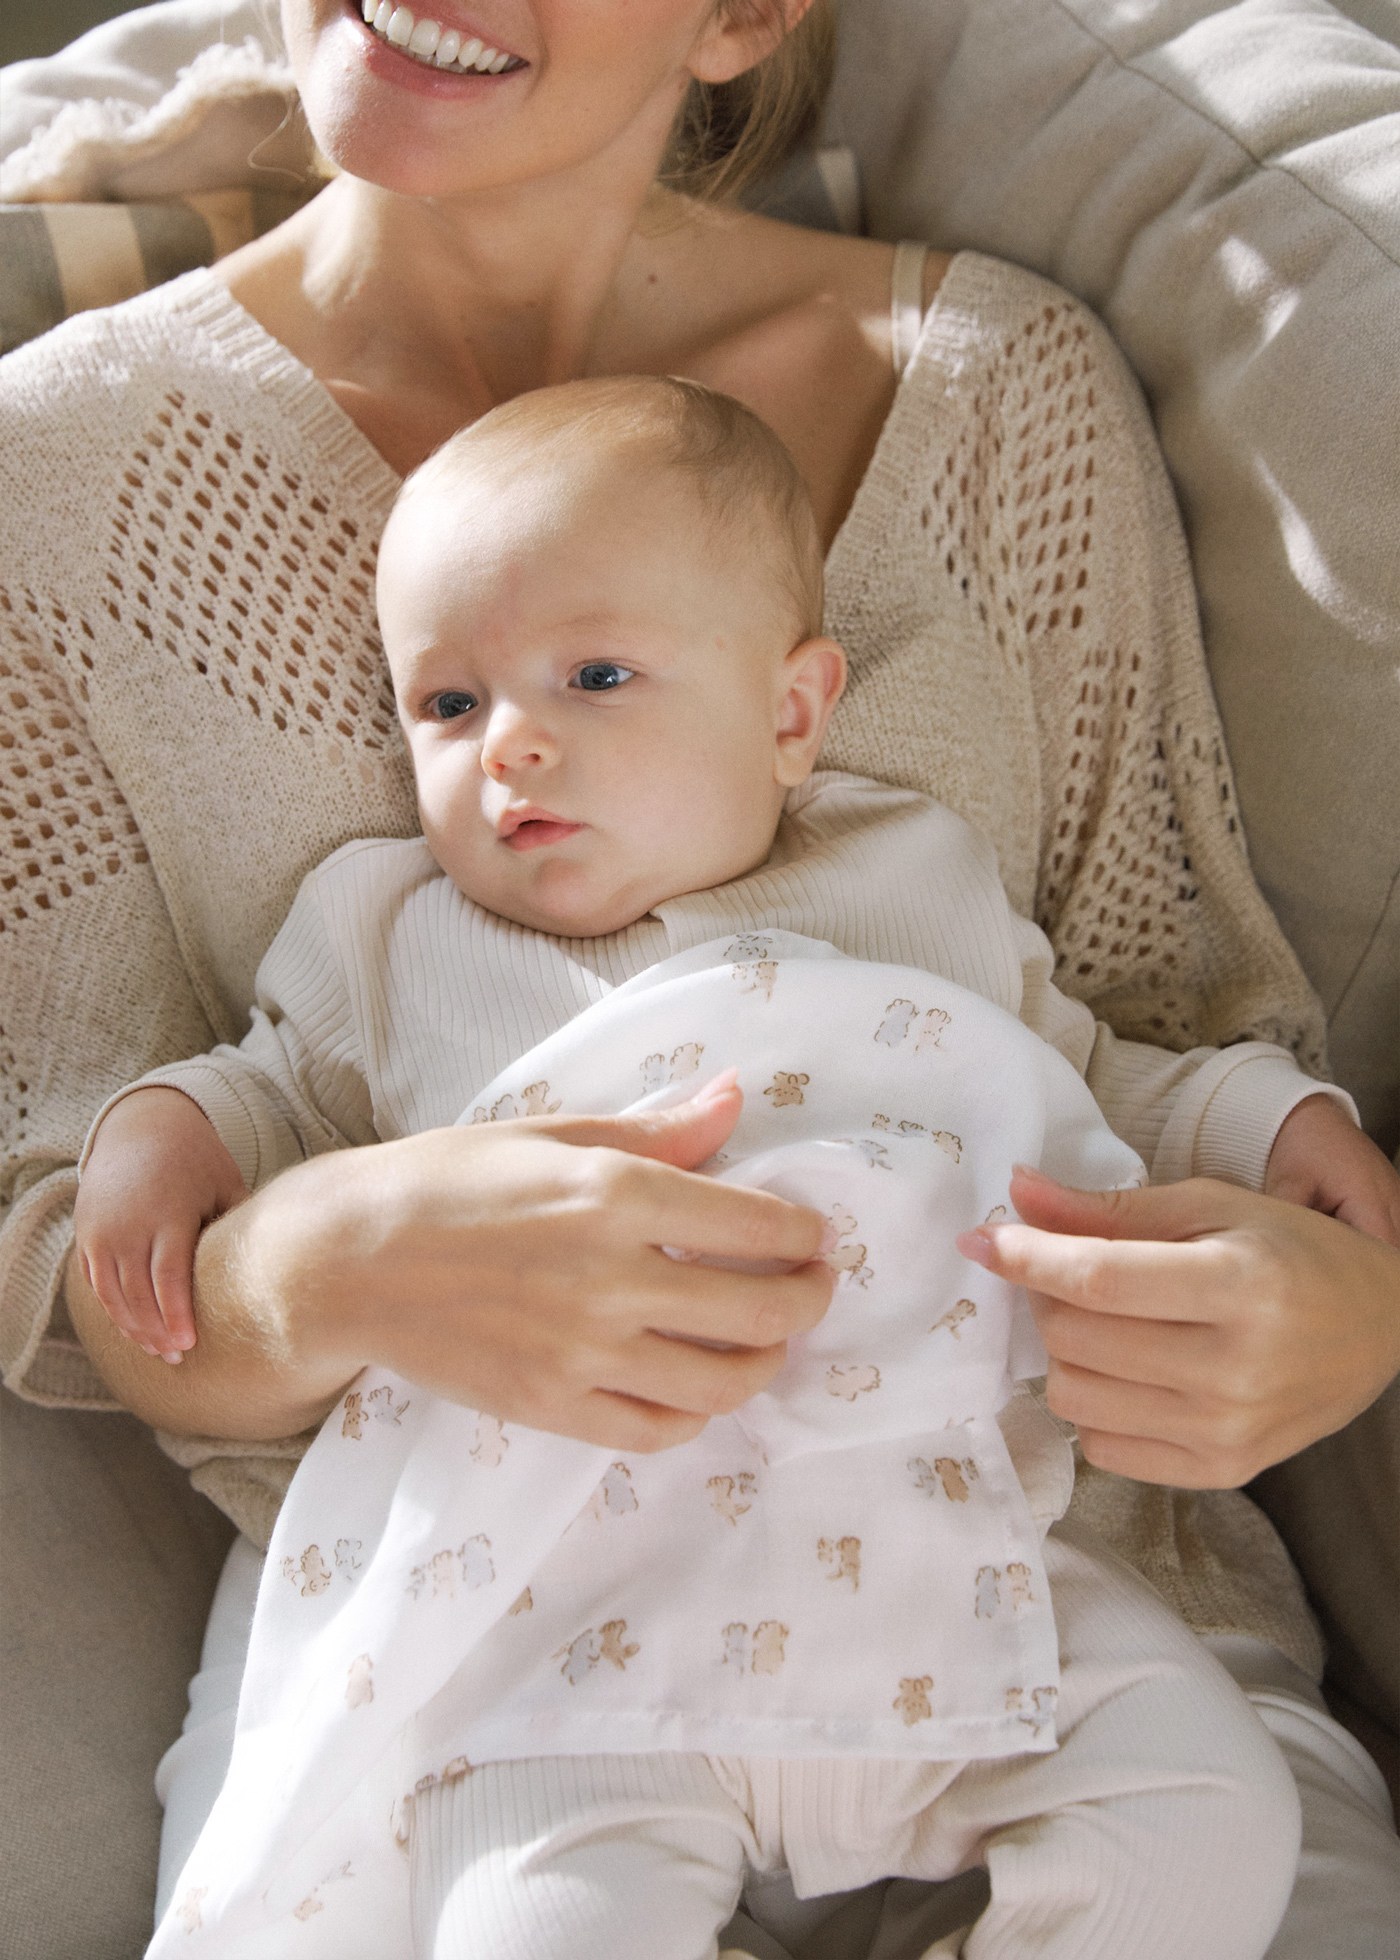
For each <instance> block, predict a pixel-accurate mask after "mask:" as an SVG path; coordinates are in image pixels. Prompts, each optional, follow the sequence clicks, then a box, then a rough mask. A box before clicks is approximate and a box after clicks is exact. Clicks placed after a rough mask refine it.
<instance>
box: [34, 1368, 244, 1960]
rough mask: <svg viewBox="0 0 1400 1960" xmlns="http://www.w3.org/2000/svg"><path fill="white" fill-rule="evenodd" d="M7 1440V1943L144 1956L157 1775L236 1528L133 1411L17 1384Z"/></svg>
mask: <svg viewBox="0 0 1400 1960" xmlns="http://www.w3.org/2000/svg"><path fill="white" fill-rule="evenodd" d="M0 1444H2V1445H3V1447H0V1512H3V1517H4V1527H5V1530H4V1586H3V1590H0V1684H2V1685H0V1763H3V1765H4V1773H3V1776H0V1844H2V1845H3V1846H4V1870H5V1877H4V1883H3V1886H0V1892H3V1898H4V1904H3V1907H2V1908H0V1950H3V1952H4V1954H5V1960H135V1956H136V1955H137V1954H139V1953H140V1952H141V1951H142V1950H143V1948H144V1945H145V1942H146V1940H147V1939H148V1938H149V1937H150V1929H151V1905H152V1900H153V1898H154V1895H155V1866H156V1841H157V1835H158V1832H159V1828H160V1813H159V1810H158V1808H157V1805H156V1799H155V1791H154V1789H153V1787H152V1782H151V1779H152V1776H153V1775H154V1772H155V1766H156V1762H157V1760H158V1759H159V1757H160V1754H161V1751H162V1750H163V1749H164V1748H165V1747H166V1745H167V1744H168V1743H169V1742H170V1741H172V1740H173V1738H174V1737H175V1735H176V1734H177V1733H178V1731H179V1727H180V1722H181V1720H182V1718H183V1716H184V1712H185V1682H186V1681H187V1680H188V1679H189V1676H190V1675H191V1674H192V1673H193V1671H194V1668H195V1664H196V1662H197V1661H198V1659H199V1644H200V1637H201V1633H202V1630H203V1626H204V1620H205V1617H206V1615H207V1613H208V1610H209V1601H210V1598H211V1596H212V1593H213V1588H214V1582H215V1580H216V1578H217V1577H218V1572H219V1567H220V1565H221V1563H222V1560H223V1556H224V1552H225V1550H226V1549H227V1546H228V1543H229V1540H230V1537H231V1532H230V1528H229V1526H228V1525H227V1523H226V1522H225V1521H224V1519H223V1518H221V1517H220V1516H219V1514H218V1513H217V1511H215V1509H214V1507H213V1506H212V1505H211V1504H209V1503H208V1502H207V1501H206V1500H205V1499H204V1498H202V1497H199V1496H196V1494H195V1493H194V1491H192V1490H191V1489H190V1487H189V1483H188V1481H187V1480H186V1478H185V1475H184V1472H183V1471H181V1470H178V1469H176V1467H175V1465H174V1464H173V1463H170V1462H169V1461H167V1459H166V1458H165V1457H163V1456H162V1455H161V1454H160V1452H159V1450H157V1448H156V1446H155V1444H154V1442H153V1441H152V1440H151V1437H150V1433H149V1431H147V1430H146V1429H145V1428H144V1427H143V1426H142V1425H141V1424H140V1423H138V1422H137V1421H135V1420H134V1418H132V1417H130V1416H113V1415H82V1414H77V1413H75V1412H74V1411H72V1410H53V1409H41V1408H35V1407H33V1406H32V1405H31V1404H29V1403H27V1402H20V1401H17V1400H16V1398H15V1397H14V1396H12V1395H9V1394H6V1393H4V1392H0ZM60 1899H61V1900H62V1902H63V1903H62V1911H61V1913H56V1912H55V1909H54V1906H55V1901H56V1900H60Z"/></svg>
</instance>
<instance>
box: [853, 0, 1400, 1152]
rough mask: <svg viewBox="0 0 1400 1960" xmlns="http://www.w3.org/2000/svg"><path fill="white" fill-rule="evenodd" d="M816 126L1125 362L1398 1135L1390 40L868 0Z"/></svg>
mask: <svg viewBox="0 0 1400 1960" xmlns="http://www.w3.org/2000/svg"><path fill="white" fill-rule="evenodd" d="M1348 4H1349V7H1350V9H1351V11H1353V12H1355V13H1356V14H1357V15H1358V16H1359V17H1360V18H1363V19H1368V20H1370V21H1371V22H1372V24H1373V25H1379V26H1380V27H1381V28H1383V29H1384V28H1387V27H1389V28H1390V29H1391V30H1392V35H1391V38H1392V39H1393V40H1400V5H1397V0H1348ZM875 76H878V77H879V80H878V83H876V84H875V85H874V86H872V78H873V77H875ZM829 131H830V133H832V134H835V135H839V136H840V137H841V138H842V139H843V140H846V141H848V142H849V143H850V144H851V146H852V148H853V149H854V150H855V152H856V155H857V157H858V159H859V162H860V165H861V171H862V179H863V185H864V192H865V200H866V214H867V220H868V224H869V227H870V229H872V230H873V231H875V232H876V233H877V234H879V235H881V236H884V237H889V238H894V237H899V236H903V235H913V236H919V237H926V238H929V239H931V240H933V241H934V242H935V243H937V244H939V245H943V246H959V245H971V246H976V247H977V248H978V249H979V250H982V251H988V252H996V253H1000V254H1002V255H1004V256H1005V257H1008V258H1012V259H1016V260H1018V261H1020V262H1021V263H1022V264H1024V265H1028V266H1030V267H1032V268H1033V269H1035V270H1036V271H1039V272H1044V273H1046V274H1048V275H1049V276H1050V277H1051V278H1053V279H1056V280H1058V281H1059V282H1060V283H1061V284H1062V285H1064V286H1067V287H1069V288H1070V290H1071V291H1073V292H1076V293H1078V294H1079V295H1080V296H1081V297H1082V298H1084V299H1086V300H1087V301H1088V302H1089V303H1090V304H1091V305H1092V306H1094V307H1095V308H1096V309H1097V310H1098V311H1099V312H1100V313H1102V314H1103V316H1104V317H1105V319H1106V320H1107V321H1108V323H1109V325H1110V326H1111V327H1112V329H1113V331H1114V333H1115V335H1116V336H1117V338H1118V340H1119V341H1120V342H1121V344H1122V346H1123V348H1124V350H1125V351H1126V353H1127V355H1128V358H1129V359H1130V361H1131V362H1132V364H1133V366H1134V368H1135V369H1136V370H1137V372H1138V374H1139V376H1140V377H1141V378H1142V380H1143V382H1144V384H1145V386H1146V388H1147V392H1148V395H1149V397H1150V399H1151V402H1152V406H1153V410H1154V413H1155V417H1156V422H1157V427H1158V432H1159V434H1160V436H1161V439H1162V442H1163V446H1164V448H1165V450H1166V453H1167V458H1168V462H1169V464H1170V467H1171V470H1172V474H1173V476H1174V479H1175V481H1176V485H1177V489H1178V493H1179V495H1180V498H1181V502H1182V505H1183V509H1184V513H1185V518H1186V524H1187V529H1188V532H1189V535H1190V540H1191V547H1192V555H1193V560H1194V564H1195V570H1196V576H1197V581H1198V584H1199V588H1200V593H1201V607H1202V615H1203V624H1204V629H1205V636H1206V643H1207V650H1208V653H1209V657H1210V665H1211V673H1212V676H1213V678H1214V682H1215V688H1216V693H1217V696H1218V698H1219V701H1220V706H1221V711H1222V714H1223V717H1224V720H1225V725H1226V731H1227V735H1228V738H1229V744H1230V751H1231V756H1232V759H1233V762H1234V765H1235V769H1236V772H1237V776H1238V782H1239V791H1240V798H1241V803H1242V807H1243V811H1244V817H1245V826H1246V830H1247V833H1248V837H1249V844H1250V851H1251V855H1252V858H1253V862H1254V867H1255V871H1256V873H1257V875H1258V877H1259V879H1260V882H1261V883H1262V885H1263V886H1264V889H1265V891H1266V892H1267V893H1268V896H1269V898H1270V900H1271V902H1272V903H1273V905H1274V908H1275V910H1276V911H1277V913H1278V915H1279V918H1280V920H1281V921H1282V924H1283V926H1284V929H1285V931H1286V932H1287V934H1288V936H1289V938H1290V939H1291V940H1292V942H1293V944H1294V946H1295V947H1296V948H1297V950H1298V953H1299V955H1300V957H1301V958H1302V960H1303V963H1304V965H1305V967H1306V968H1307V970H1308V973H1309V975H1310V976H1311V978H1312V980H1313V982H1314V984H1315V986H1316V987H1317V988H1318V991H1319V992H1320V994H1321V995H1322V998H1323V1001H1324V1003H1325V1005H1326V1008H1327V1011H1328V1016H1329V1022H1330V1028H1331V1041H1332V1053H1333V1063H1334V1066H1335V1068H1336V1071H1337V1074H1338V1076H1339V1077H1340V1079H1341V1080H1342V1081H1343V1082H1344V1083H1345V1084H1346V1085H1347V1087H1348V1088H1350V1089H1351V1090H1352V1092H1353V1093H1354V1094H1355V1096H1356V1098H1357V1101H1358V1103H1359V1104H1360V1105H1361V1108H1362V1110H1363V1114H1364V1116H1365V1118H1366V1121H1367V1124H1368V1127H1370V1128H1371V1129H1372V1131H1373V1133H1374V1134H1375V1135H1377V1136H1378V1137H1379V1138H1381V1139H1382V1140H1383V1141H1384V1142H1385V1144H1386V1147H1387V1148H1388V1149H1391V1150H1393V1149H1394V1148H1395V1146H1396V1144H1397V1143H1400V795H1397V793H1396V765H1395V757H1396V755H1397V753H1400V550H1397V548H1396V540H1397V539H1400V469H1397V467H1396V460H1395V458H1396V447H1395V444H1396V430H1397V429H1400V51H1397V49H1396V48H1395V47H1394V46H1393V45H1391V44H1390V41H1387V40H1382V39H1380V38H1378V37H1377V35H1376V34H1373V33H1368V32H1367V31H1365V29H1364V28H1363V27H1361V26H1359V25H1357V24H1356V23H1355V22H1354V21H1353V20H1351V19H1348V18H1347V17H1346V15H1345V14H1342V13H1339V12H1337V11H1335V10H1334V9H1333V8H1331V7H1329V6H1327V5H1326V4H1324V0H1234V4H1230V3H1229V0H1226V4H1222V3H1221V0H1153V4H1151V5H1143V4H1132V3H1130V0H938V4H937V5H936V6H931V5H930V4H929V0H862V3H861V5H860V6H859V7H848V8H847V10H846V13H845V15H844V17H843V33H842V44H841V58H840V66H839V71H838V76H837V86H836V92H835V97H834V101H833V105H832V117H831V121H830V125H829Z"/></svg>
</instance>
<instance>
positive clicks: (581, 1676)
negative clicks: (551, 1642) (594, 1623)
mask: <svg viewBox="0 0 1400 1960" xmlns="http://www.w3.org/2000/svg"><path fill="white" fill-rule="evenodd" d="M641 1651H642V1650H641V1647H640V1645H639V1643H638V1642H637V1641H635V1640H632V1641H629V1640H628V1638H627V1622H626V1620H606V1621H604V1623H603V1625H602V1626H600V1627H596V1628H595V1627H585V1628H584V1630H583V1632H582V1633H581V1634H579V1635H578V1636H577V1637H576V1638H575V1639H573V1640H571V1641H570V1642H569V1644H568V1646H567V1647H561V1648H560V1649H559V1651H558V1653H557V1654H556V1655H555V1656H554V1658H555V1660H558V1661H562V1662H563V1666H562V1667H561V1668H560V1670H559V1672H560V1673H561V1674H562V1675H563V1677H564V1679H565V1680H566V1681H567V1682H568V1684H569V1686H570V1687H571V1688H576V1687H577V1686H578V1685H579V1683H580V1681H583V1680H586V1679H587V1677H588V1676H589V1675H590V1674H591V1673H592V1672H593V1670H594V1668H596V1667H601V1666H602V1665H603V1664H604V1663H605V1662H606V1663H607V1665H608V1666H610V1667H615V1668H617V1669H618V1670H619V1671H621V1670H623V1669H625V1668H626V1666H627V1663H628V1661H630V1660H634V1659H635V1658H636V1656H637V1655H638V1654H639V1653H640V1652H641Z"/></svg>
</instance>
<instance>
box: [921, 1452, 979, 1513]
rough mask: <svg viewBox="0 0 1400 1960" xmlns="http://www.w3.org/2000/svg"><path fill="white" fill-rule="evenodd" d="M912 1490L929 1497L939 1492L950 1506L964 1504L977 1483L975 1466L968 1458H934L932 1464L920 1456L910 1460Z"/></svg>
mask: <svg viewBox="0 0 1400 1960" xmlns="http://www.w3.org/2000/svg"><path fill="white" fill-rule="evenodd" d="M909 1469H910V1472H911V1473H912V1475H913V1478H914V1488H915V1489H916V1490H922V1491H926V1492H927V1493H928V1495H929V1496H930V1497H933V1496H934V1495H936V1493H937V1492H939V1491H941V1492H942V1493H943V1495H944V1496H945V1497H946V1498H947V1499H948V1502H949V1503H950V1504H966V1502H967V1500H968V1498H969V1497H970V1496H971V1495H972V1486H973V1485H974V1484H975V1483H976V1482H977V1474H978V1472H977V1464H976V1462H975V1460H974V1459H973V1458H972V1457H970V1456H963V1457H956V1456H936V1457H935V1458H934V1459H933V1462H932V1464H929V1463H927V1462H925V1460H924V1458H923V1457H921V1456H916V1457H913V1458H911V1460H910V1464H909Z"/></svg>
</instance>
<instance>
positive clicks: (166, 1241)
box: [151, 1232, 196, 1360]
mask: <svg viewBox="0 0 1400 1960" xmlns="http://www.w3.org/2000/svg"><path fill="white" fill-rule="evenodd" d="M195 1242H196V1234H195V1233H193V1232H176V1233H170V1234H167V1235H163V1236H162V1237H160V1238H158V1239H157V1240H156V1243H155V1245H154V1247H153V1248H152V1251H151V1283H152V1285H153V1287H154V1289H155V1297H156V1304H157V1306H158V1307H159V1309H160V1317H161V1321H162V1323H163V1325H164V1328H165V1339H164V1341H163V1342H162V1348H163V1350H165V1351H166V1359H167V1360H169V1358H170V1353H171V1352H174V1353H176V1354H179V1353H182V1352H183V1351H185V1350H186V1349H188V1348H192V1347H193V1346H194V1344H195V1339H196V1336H195V1327H194V1289H193V1276H194V1248H195Z"/></svg>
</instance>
